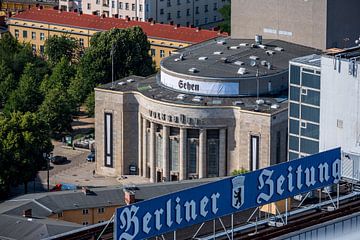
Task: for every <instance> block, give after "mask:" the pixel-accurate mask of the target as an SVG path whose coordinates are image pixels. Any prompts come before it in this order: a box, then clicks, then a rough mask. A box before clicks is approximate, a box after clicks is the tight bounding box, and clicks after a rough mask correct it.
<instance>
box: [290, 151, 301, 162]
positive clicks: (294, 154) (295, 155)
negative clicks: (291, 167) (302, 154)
mask: <svg viewBox="0 0 360 240" xmlns="http://www.w3.org/2000/svg"><path fill="white" fill-rule="evenodd" d="M298 158H299V154H297V153H294V152H289V161H291V160H295V159H298Z"/></svg>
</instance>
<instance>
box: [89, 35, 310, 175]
mask: <svg viewBox="0 0 360 240" xmlns="http://www.w3.org/2000/svg"><path fill="white" fill-rule="evenodd" d="M255 45H256V46H255ZM284 49H285V50H284ZM313 51H314V49H310V48H306V47H302V46H299V45H294V44H291V43H286V42H283V41H266V42H264V43H258V45H257V44H255V43H254V41H253V40H234V39H230V38H226V39H217V41H213V40H211V41H208V42H204V43H202V44H198V45H194V46H191V47H189V48H186V49H183V50H179V51H178V52H176V53H174V54H173V55H172V56H170V57H168V58H166V59H164V60H163V61H162V64H161V69H160V73H159V74H158V75H157V76H152V77H149V78H146V79H144V78H141V77H136V76H130V77H128V78H125V79H122V80H119V81H117V82H116V83H115V84H107V85H103V86H101V87H98V88H96V89H95V134H96V136H97V139H96V149H97V150H96V154H97V156H96V158H97V159H98V161H97V163H96V171H97V173H99V174H104V175H110V176H119V175H124V174H131V173H137V174H139V175H141V176H143V177H147V178H150V180H151V181H152V182H159V181H177V180H184V179H194V178H206V177H216V176H220V177H222V176H226V175H230V174H231V172H233V171H234V170H238V169H245V170H255V169H258V168H262V167H266V166H269V165H272V164H276V163H280V162H283V161H286V158H287V157H286V156H287V116H288V113H287V101H286V100H287V99H286V98H283V97H281V96H284V91H285V95H286V91H287V83H288V66H289V65H288V61H289V60H290V59H289V57H290V56H299V55H302V54H304V53H310V52H313ZM275 52H276V53H275ZM290 58H291V57H290Z"/></svg>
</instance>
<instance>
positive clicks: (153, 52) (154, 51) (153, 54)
mask: <svg viewBox="0 0 360 240" xmlns="http://www.w3.org/2000/svg"><path fill="white" fill-rule="evenodd" d="M150 54H151V56H152V57H155V56H156V50H155V49H153V48H151V49H150Z"/></svg>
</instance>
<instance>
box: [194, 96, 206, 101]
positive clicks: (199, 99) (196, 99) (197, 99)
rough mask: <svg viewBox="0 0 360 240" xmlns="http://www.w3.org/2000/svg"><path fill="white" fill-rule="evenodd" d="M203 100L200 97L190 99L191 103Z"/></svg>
mask: <svg viewBox="0 0 360 240" xmlns="http://www.w3.org/2000/svg"><path fill="white" fill-rule="evenodd" d="M203 100H204V98H203V97H201V96H195V97H194V98H193V99H192V101H193V102H202V101H203Z"/></svg>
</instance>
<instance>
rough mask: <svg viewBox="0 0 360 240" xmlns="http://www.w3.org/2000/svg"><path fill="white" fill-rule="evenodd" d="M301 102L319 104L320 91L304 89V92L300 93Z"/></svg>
mask: <svg viewBox="0 0 360 240" xmlns="http://www.w3.org/2000/svg"><path fill="white" fill-rule="evenodd" d="M301 102H303V103H307V104H311V105H315V106H320V92H318V91H313V90H311V89H306V94H302V95H301Z"/></svg>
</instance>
